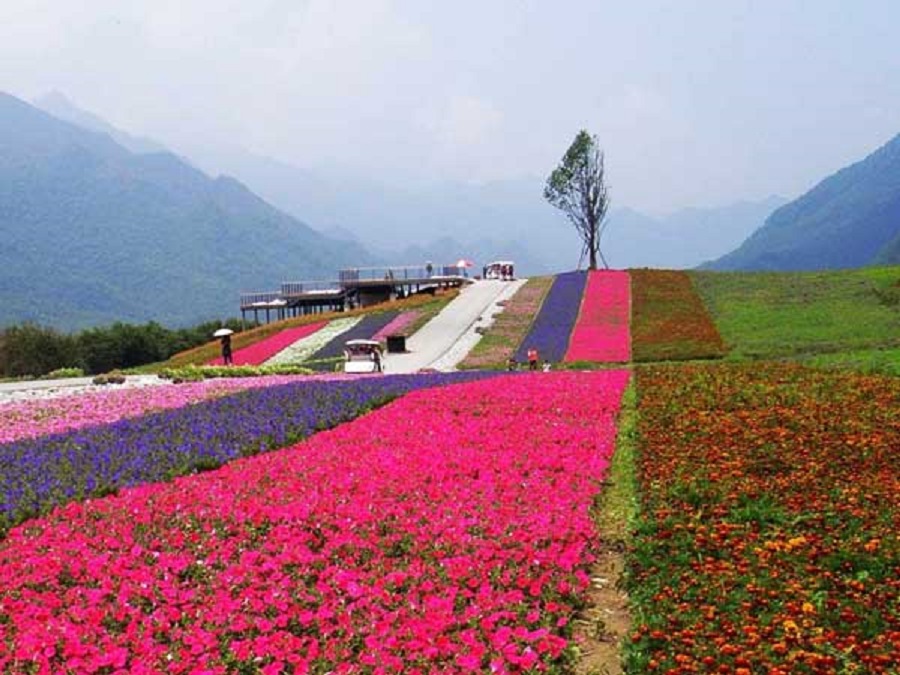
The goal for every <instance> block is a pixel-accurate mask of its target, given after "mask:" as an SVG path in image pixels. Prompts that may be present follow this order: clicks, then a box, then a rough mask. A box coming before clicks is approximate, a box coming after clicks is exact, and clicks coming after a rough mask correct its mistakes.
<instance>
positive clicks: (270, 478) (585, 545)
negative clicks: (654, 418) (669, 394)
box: [0, 371, 628, 673]
mask: <svg viewBox="0 0 900 675" xmlns="http://www.w3.org/2000/svg"><path fill="white" fill-rule="evenodd" d="M627 379H628V374H627V372H624V371H608V372H598V373H549V374H544V373H542V374H539V375H538V374H535V375H513V376H506V377H499V378H494V379H492V380H491V381H489V382H488V381H485V382H483V383H474V384H471V385H469V384H467V385H462V386H450V387H445V388H441V389H435V390H431V391H428V392H423V393H421V394H413V395H410V396H407V397H404V398H403V399H400V400H398V401H395V402H394V403H392V404H390V405H388V406H386V407H385V408H382V409H380V410H378V411H376V412H374V413H372V414H370V415H366V416H364V417H362V418H359V419H358V420H356V421H355V422H352V423H349V424H346V425H343V426H341V427H338V428H336V429H334V430H332V431H329V432H323V433H321V434H319V435H317V436H315V437H313V438H312V439H310V440H308V441H307V442H304V443H301V444H298V445H296V446H294V447H292V448H289V449H286V450H282V451H277V452H273V453H269V454H267V455H260V456H257V457H253V458H248V459H246V460H239V461H237V462H234V463H232V464H229V465H228V466H226V467H224V468H222V469H219V470H217V471H213V472H209V473H205V474H200V475H196V476H191V477H187V478H180V479H177V480H176V481H175V482H173V483H170V484H160V485H153V486H145V487H139V488H134V489H129V490H124V491H123V492H122V493H121V494H120V495H119V496H117V497H114V498H105V499H99V500H96V501H92V502H88V503H80V504H72V505H70V506H67V507H65V508H63V509H60V510H58V511H55V512H54V513H52V514H51V515H50V516H48V517H46V518H43V519H40V520H35V521H31V522H29V523H27V524H25V525H23V526H20V527H18V528H15V529H14V530H12V531H11V532H10V535H9V537H8V538H7V539H6V540H5V541H3V542H2V543H0V672H6V671H10V670H11V671H30V670H34V671H40V672H62V671H70V672H98V671H104V672H106V671H109V672H113V671H117V670H122V671H127V672H138V673H150V672H170V673H199V672H213V673H220V672H221V673H224V672H245V671H246V672H263V673H276V672H284V671H288V672H290V671H292V672H296V673H306V672H335V673H349V672H360V671H365V672H401V671H403V672H422V673H426V672H442V673H444V672H446V673H452V672H488V671H492V672H498V673H510V672H524V671H542V670H546V669H548V668H549V667H550V666H551V665H554V666H555V667H559V666H560V659H562V658H563V656H564V652H565V650H566V649H567V647H568V644H569V642H568V634H569V627H568V622H569V620H570V619H571V617H572V615H573V612H574V609H575V607H577V606H578V605H579V604H580V603H582V602H583V601H584V599H585V592H586V590H587V587H588V584H589V580H588V576H587V570H588V569H589V566H590V563H591V561H592V559H593V557H594V554H595V552H596V550H597V546H598V545H599V543H598V540H597V536H596V530H595V526H594V522H593V519H592V517H591V514H590V509H591V505H592V503H593V498H594V496H595V495H596V493H597V491H598V490H599V488H600V485H601V483H602V480H603V478H604V475H605V472H606V469H607V465H608V461H609V458H610V455H611V453H612V449H613V443H614V436H615V419H616V412H617V409H618V406H619V401H620V397H621V393H622V390H623V388H624V386H625V383H626V381H627ZM498 392H501V393H502V394H501V395H498Z"/></svg>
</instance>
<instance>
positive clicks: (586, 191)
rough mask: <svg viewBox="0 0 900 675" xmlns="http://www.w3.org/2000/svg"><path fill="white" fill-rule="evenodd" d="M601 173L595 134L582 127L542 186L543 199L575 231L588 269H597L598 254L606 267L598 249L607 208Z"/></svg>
mask: <svg viewBox="0 0 900 675" xmlns="http://www.w3.org/2000/svg"><path fill="white" fill-rule="evenodd" d="M603 173H604V167H603V151H602V150H601V149H600V145H599V143H598V141H597V137H596V136H591V135H590V134H589V133H588V132H587V131H585V130H584V129H582V130H581V131H579V132H578V134H577V135H576V136H575V140H574V141H572V145H570V146H569V149H568V150H566V154H565V155H564V156H563V158H562V161H561V162H560V163H559V166H558V167H556V169H554V171H553V173H551V174H550V176H549V178H547V184H546V185H545V186H544V199H546V200H547V201H548V202H550V203H551V204H553V206H555V207H556V208H558V209H559V210H561V211H562V212H563V213H565V214H566V216H567V217H568V219H569V221H571V223H572V224H573V225H574V226H575V229H576V230H577V231H578V235H579V236H580V237H581V241H582V244H583V248H582V254H584V253H587V255H588V259H589V267H590V269H592V270H595V269H597V257H598V256H599V258H600V260H601V261H602V262H603V266H604V267H609V265H607V263H606V259H605V258H604V257H603V253H602V252H601V251H600V235H601V234H603V229H604V228H605V226H606V222H605V218H606V210H607V208H608V207H609V194H608V189H607V185H606V183H605V181H604V175H603Z"/></svg>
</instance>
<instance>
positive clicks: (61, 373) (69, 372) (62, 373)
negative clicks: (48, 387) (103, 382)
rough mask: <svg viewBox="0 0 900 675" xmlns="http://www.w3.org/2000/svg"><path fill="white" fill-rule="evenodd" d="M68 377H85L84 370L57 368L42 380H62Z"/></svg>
mask: <svg viewBox="0 0 900 675" xmlns="http://www.w3.org/2000/svg"><path fill="white" fill-rule="evenodd" d="M67 377H84V369H83V368H57V369H56V370H52V371H50V372H49V373H47V374H46V375H44V376H43V377H41V379H42V380H61V379H64V378H67Z"/></svg>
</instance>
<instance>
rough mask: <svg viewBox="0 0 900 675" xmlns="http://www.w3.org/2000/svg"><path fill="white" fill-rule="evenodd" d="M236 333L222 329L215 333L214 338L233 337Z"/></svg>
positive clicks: (228, 329)
mask: <svg viewBox="0 0 900 675" xmlns="http://www.w3.org/2000/svg"><path fill="white" fill-rule="evenodd" d="M232 333H234V331H233V330H231V329H230V328H220V329H219V330H217V331H216V332H215V333H213V337H225V336H226V335H231V334H232Z"/></svg>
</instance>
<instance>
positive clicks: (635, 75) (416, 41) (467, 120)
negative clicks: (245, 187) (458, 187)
mask: <svg viewBox="0 0 900 675" xmlns="http://www.w3.org/2000/svg"><path fill="white" fill-rule="evenodd" d="M898 25H900V2H898V1H897V0H881V1H880V0H855V1H849V0H808V1H801V0H757V1H755V2H751V1H749V0H748V1H744V0H670V1H663V0H656V1H651V0H634V1H631V2H625V1H622V0H615V1H612V0H610V1H605V0H602V1H601V0H593V1H591V0H552V1H551V0H541V1H539V0H479V1H470V0H453V1H451V2H447V1H446V0H441V1H437V0H435V1H432V0H308V1H304V0H268V1H266V0H252V1H251V0H178V1H168V0H144V1H140V2H138V1H128V0H77V1H72V2H69V1H68V0H2V2H0V90H5V91H7V92H9V93H12V94H14V95H16V96H19V97H21V98H26V99H31V98H33V97H35V96H38V95H40V94H43V93H45V92H47V91H48V90H51V89H56V90H59V91H61V92H63V93H65V94H66V95H67V96H69V97H70V98H71V99H72V100H74V101H75V102H76V103H77V104H78V105H80V106H81V107H83V108H86V109H88V110H91V111H93V112H96V113H97V114H99V115H101V116H102V117H105V118H106V119H107V120H109V121H110V122H112V123H114V124H116V125H117V126H120V127H122V128H123V129H125V130H127V131H130V132H132V133H137V134H143V135H147V136H151V137H153V138H156V139H158V140H161V141H163V142H165V143H167V144H169V145H170V146H171V147H173V148H176V149H179V150H182V151H186V150H188V149H189V148H190V147H192V146H196V145H198V144H230V145H238V146H242V147H244V148H246V149H248V150H252V151H254V152H257V153H260V154H265V155H269V156H272V157H276V158H279V159H283V160H286V161H289V162H291V163H294V164H297V165H300V166H307V167H316V166H323V165H328V166H332V167H334V166H337V167H353V168H355V169H359V170H361V171H363V172H367V173H370V174H377V175H379V176H381V177H386V178H388V179H389V180H392V181H397V180H402V179H405V178H407V177H415V178H416V179H426V180H430V179H435V180H442V179H455V180H464V181H485V180H493V179H503V178H513V177H521V176H526V175H534V176H540V177H543V176H546V175H547V174H548V173H549V172H550V170H552V168H553V167H554V166H555V164H556V163H557V161H558V160H559V158H560V156H561V155H562V153H563V152H564V151H565V149H566V147H567V146H568V144H569V143H570V142H571V140H572V138H573V136H574V135H575V133H576V132H577V131H578V129H580V128H582V127H584V128H587V129H588V130H589V131H591V132H592V133H595V134H597V135H598V136H599V138H600V142H601V145H602V146H603V147H604V149H605V151H606V155H607V167H608V180H609V183H610V184H611V186H612V196H613V200H614V204H615V205H617V206H624V205H628V206H631V207H634V208H638V209H644V210H650V211H665V210H671V209H675V208H679V207H683V206H712V205H719V204H724V203H728V202H731V201H736V200H740V199H745V198H746V199H756V198H761V197H764V196H766V195H768V194H771V193H779V194H782V195H785V196H788V197H793V196H796V195H797V194H799V193H801V192H803V191H804V190H806V189H807V188H809V187H811V185H812V184H813V183H815V182H817V181H818V180H819V179H821V178H823V177H824V176H825V175H827V174H828V173H831V172H833V171H834V170H836V169H838V168H840V167H841V166H843V165H845V164H847V163H849V162H852V161H854V160H856V159H860V158H862V157H863V156H864V155H866V154H867V153H868V152H870V151H872V150H874V149H875V148H876V147H878V146H879V145H881V144H882V143H884V142H886V141H887V140H889V139H890V138H891V137H893V136H894V135H895V134H897V133H898V132H900V48H898V47H897V32H896V27H897V26H898Z"/></svg>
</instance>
